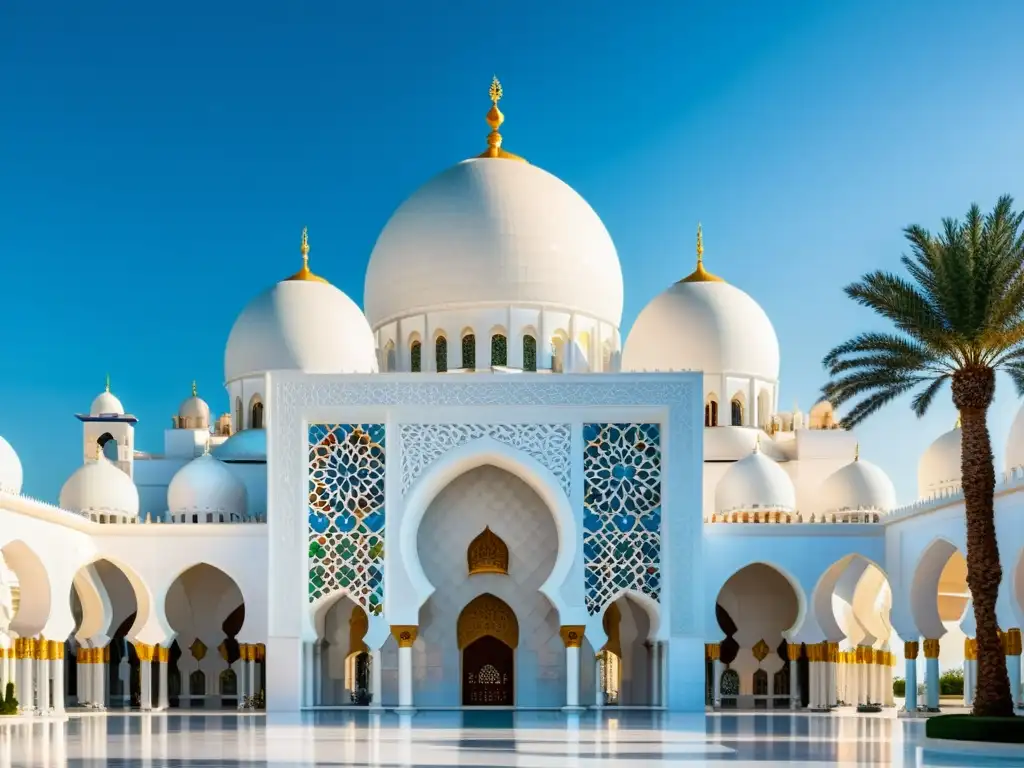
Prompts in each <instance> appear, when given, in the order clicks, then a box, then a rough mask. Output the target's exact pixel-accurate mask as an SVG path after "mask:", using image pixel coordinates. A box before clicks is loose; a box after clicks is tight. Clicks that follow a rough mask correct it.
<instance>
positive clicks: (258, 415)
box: [252, 400, 263, 429]
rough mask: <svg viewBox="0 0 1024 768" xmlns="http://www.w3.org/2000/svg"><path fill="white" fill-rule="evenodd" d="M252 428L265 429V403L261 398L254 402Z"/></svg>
mask: <svg viewBox="0 0 1024 768" xmlns="http://www.w3.org/2000/svg"><path fill="white" fill-rule="evenodd" d="M252 428H253V429H263V403H262V402H260V401H259V400H257V401H256V402H255V403H253V404H252Z"/></svg>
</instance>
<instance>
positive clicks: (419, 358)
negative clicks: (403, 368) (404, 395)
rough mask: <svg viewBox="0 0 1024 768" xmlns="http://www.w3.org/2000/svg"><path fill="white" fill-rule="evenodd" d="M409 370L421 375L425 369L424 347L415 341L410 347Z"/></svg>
mask: <svg viewBox="0 0 1024 768" xmlns="http://www.w3.org/2000/svg"><path fill="white" fill-rule="evenodd" d="M409 369H410V370H411V371H412V372H413V373H419V372H420V371H421V370H422V369H423V345H422V344H420V343H419V342H418V341H414V342H413V343H412V344H411V345H410V346H409Z"/></svg>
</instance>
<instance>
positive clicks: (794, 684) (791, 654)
mask: <svg viewBox="0 0 1024 768" xmlns="http://www.w3.org/2000/svg"><path fill="white" fill-rule="evenodd" d="M800 650H801V648H800V643H788V644H787V645H786V656H787V657H788V659H789V708H790V709H799V708H800V672H799V665H798V664H797V662H799V661H800Z"/></svg>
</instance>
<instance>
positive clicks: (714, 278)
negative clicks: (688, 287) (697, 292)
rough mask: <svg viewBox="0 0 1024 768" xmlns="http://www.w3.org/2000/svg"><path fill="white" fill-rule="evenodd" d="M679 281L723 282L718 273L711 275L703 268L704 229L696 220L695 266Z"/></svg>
mask: <svg viewBox="0 0 1024 768" xmlns="http://www.w3.org/2000/svg"><path fill="white" fill-rule="evenodd" d="M679 282H681V283H724V282H725V281H724V280H723V279H722V278H720V277H719V276H718V275H712V274H711V273H710V272H708V271H707V270H706V269H704V231H703V229H702V228H701V225H700V222H697V268H696V269H695V270H693V272H691V273H690V274H689V275H687V276H686V277H684V278H683V279H682V280H680V281H679Z"/></svg>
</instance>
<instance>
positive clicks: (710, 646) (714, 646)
mask: <svg viewBox="0 0 1024 768" xmlns="http://www.w3.org/2000/svg"><path fill="white" fill-rule="evenodd" d="M704 658H706V659H708V660H710V661H718V660H719V659H720V658H722V644H721V643H704Z"/></svg>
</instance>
